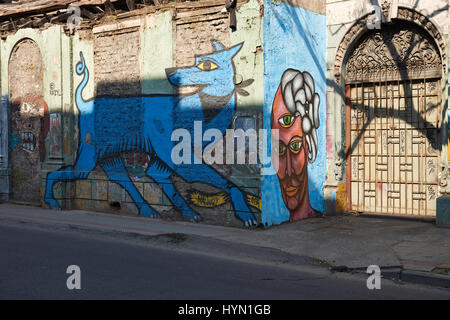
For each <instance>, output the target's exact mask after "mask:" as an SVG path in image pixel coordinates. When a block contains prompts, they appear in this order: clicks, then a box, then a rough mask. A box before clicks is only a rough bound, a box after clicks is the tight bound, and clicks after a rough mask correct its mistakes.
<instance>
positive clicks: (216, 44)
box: [211, 40, 225, 51]
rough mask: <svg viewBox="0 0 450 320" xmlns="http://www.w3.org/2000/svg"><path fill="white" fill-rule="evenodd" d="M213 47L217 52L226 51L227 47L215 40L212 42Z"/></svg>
mask: <svg viewBox="0 0 450 320" xmlns="http://www.w3.org/2000/svg"><path fill="white" fill-rule="evenodd" d="M211 43H212V45H213V46H214V48H215V49H216V51H222V50H225V47H224V46H223V45H222V44H221V43H220V42H219V41H215V40H211Z"/></svg>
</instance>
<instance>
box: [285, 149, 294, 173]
mask: <svg viewBox="0 0 450 320" xmlns="http://www.w3.org/2000/svg"><path fill="white" fill-rule="evenodd" d="M286 153H287V157H286V158H287V159H286V160H287V165H286V175H287V176H288V177H290V176H291V175H292V173H293V171H294V170H293V168H292V159H291V153H290V151H289V150H286Z"/></svg>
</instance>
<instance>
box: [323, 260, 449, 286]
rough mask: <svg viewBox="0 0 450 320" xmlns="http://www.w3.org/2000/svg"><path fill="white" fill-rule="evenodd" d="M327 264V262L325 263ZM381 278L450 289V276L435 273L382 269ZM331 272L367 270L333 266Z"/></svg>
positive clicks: (364, 271)
mask: <svg viewBox="0 0 450 320" xmlns="http://www.w3.org/2000/svg"><path fill="white" fill-rule="evenodd" d="M325 263H326V261H325ZM380 269H381V277H382V278H384V279H387V280H392V281H396V282H405V283H412V284H422V285H427V286H432V287H438V288H447V289H450V276H446V275H441V274H437V273H433V272H424V271H416V270H409V269H404V268H403V266H397V267H380ZM329 270H330V272H342V273H359V274H366V270H367V268H365V267H361V268H348V267H347V266H331V267H329Z"/></svg>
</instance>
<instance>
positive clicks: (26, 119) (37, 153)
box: [9, 95, 49, 203]
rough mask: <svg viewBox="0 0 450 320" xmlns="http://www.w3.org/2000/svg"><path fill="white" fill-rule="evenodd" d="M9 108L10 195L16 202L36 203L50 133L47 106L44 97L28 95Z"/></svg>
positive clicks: (12, 102)
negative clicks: (41, 166) (46, 140)
mask: <svg viewBox="0 0 450 320" xmlns="http://www.w3.org/2000/svg"><path fill="white" fill-rule="evenodd" d="M10 108H11V110H10V112H11V118H10V124H11V125H10V131H9V141H10V142H9V149H10V153H9V154H10V158H11V176H12V178H13V179H12V184H11V193H12V195H13V197H14V199H15V200H20V201H27V202H36V203H37V202H39V198H40V192H39V187H40V180H41V176H40V163H41V162H43V161H44V159H45V155H46V150H45V137H46V136H47V133H48V131H49V114H48V106H47V103H46V102H45V101H44V99H43V97H42V96H35V95H27V96H25V97H23V98H17V99H15V100H13V101H11V105H10Z"/></svg>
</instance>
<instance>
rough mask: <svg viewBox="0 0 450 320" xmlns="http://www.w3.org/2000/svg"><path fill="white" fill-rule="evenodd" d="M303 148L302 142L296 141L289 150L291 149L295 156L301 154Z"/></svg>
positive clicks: (290, 145)
mask: <svg viewBox="0 0 450 320" xmlns="http://www.w3.org/2000/svg"><path fill="white" fill-rule="evenodd" d="M301 148H302V141H301V140H295V141H292V142H291V143H290V144H289V149H291V151H292V152H293V153H295V154H297V153H299V152H300V149H301Z"/></svg>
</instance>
